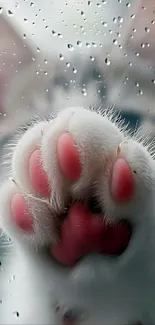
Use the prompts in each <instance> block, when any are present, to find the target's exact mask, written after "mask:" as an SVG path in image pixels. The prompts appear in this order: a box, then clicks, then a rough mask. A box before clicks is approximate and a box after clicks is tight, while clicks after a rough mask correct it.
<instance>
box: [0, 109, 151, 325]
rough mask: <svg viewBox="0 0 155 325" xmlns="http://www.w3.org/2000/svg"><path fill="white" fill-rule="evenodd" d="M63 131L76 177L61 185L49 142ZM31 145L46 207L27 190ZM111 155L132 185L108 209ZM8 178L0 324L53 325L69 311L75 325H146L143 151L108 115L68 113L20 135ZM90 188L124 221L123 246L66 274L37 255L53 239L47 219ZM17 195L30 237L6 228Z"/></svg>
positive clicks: (147, 199) (147, 230)
mask: <svg viewBox="0 0 155 325" xmlns="http://www.w3.org/2000/svg"><path fill="white" fill-rule="evenodd" d="M63 132H69V133H70V134H71V135H72V138H73V140H74V141H75V144H76V146H77V149H78V151H79V154H80V161H81V164H82V174H81V177H80V179H79V180H78V181H76V182H70V181H67V180H66V179H65V178H64V177H63V175H62V174H61V172H60V170H59V165H58V162H57V155H56V143H57V140H58V138H59V136H60V135H61V134H62V133H63ZM120 143H122V144H121V150H120V151H118V150H117V148H118V145H119V144H120ZM38 145H39V146H40V148H41V153H42V163H43V167H44V170H45V171H46V173H47V176H48V182H49V186H50V187H51V188H52V194H51V198H50V201H49V202H48V201H47V200H46V199H45V198H42V197H41V196H40V195H38V194H37V193H35V192H34V190H33V189H32V187H31V184H30V182H29V180H28V170H27V163H28V156H29V155H30V153H31V152H32V151H33V150H34V148H35V147H36V146H38ZM118 156H121V157H124V158H125V159H126V160H127V162H128V164H129V165H130V167H131V169H132V170H133V177H134V179H135V192H134V195H133V197H132V199H131V200H130V201H129V202H128V203H125V204H124V203H123V204H120V203H119V204H116V202H114V200H113V199H112V197H111V194H110V189H109V181H110V176H111V170H112V165H113V163H114V161H115V160H116V158H117V157H118ZM134 171H136V174H135V173H134ZM11 173H12V177H13V178H14V180H15V183H14V182H12V181H11V180H9V181H6V182H5V183H4V184H3V186H2V188H1V193H0V195H1V196H0V197H1V207H0V208H1V226H2V227H3V229H4V231H5V232H6V234H7V235H9V236H11V238H12V241H13V245H12V246H11V247H10V248H8V251H7V253H6V256H5V258H4V261H3V263H2V270H1V276H0V295H1V297H0V298H1V299H2V304H0V324H25V325H26V324H29V325H30V324H37V325H39V324H49V325H56V324H61V319H62V315H63V313H64V312H65V311H68V310H69V311H70V310H71V311H72V312H73V314H74V313H75V315H76V317H77V325H79V324H84V325H87V324H88V325H90V324H92V325H93V324H95V325H97V324H102V325H127V324H133V323H135V322H137V321H141V322H142V323H143V324H144V325H147V324H150V325H151V324H152V325H154V324H155V262H154V255H155V240H154V238H155V216H154V211H155V162H154V160H153V158H152V157H151V155H150V154H149V152H148V150H147V148H145V147H144V146H143V144H141V143H138V141H136V140H135V139H131V138H130V137H129V136H128V135H126V133H125V132H123V131H122V130H120V129H119V127H118V126H117V125H116V124H115V123H114V122H112V121H111V119H110V118H109V117H108V116H106V115H105V116H102V115H101V114H97V113H96V112H94V111H90V110H86V109H84V108H80V107H79V108H69V109H66V110H63V111H62V112H61V113H60V114H58V116H57V118H56V119H55V120H51V121H48V122H44V123H37V125H36V126H33V127H32V129H29V130H28V131H27V132H26V133H25V134H24V135H23V136H22V137H21V139H20V140H19V141H18V143H17V146H16V147H15V150H14V153H13V158H12V172H11ZM92 187H93V188H94V190H95V192H96V194H97V196H98V200H99V202H100V204H101V205H103V207H104V209H106V216H107V218H108V219H110V220H112V221H113V220H114V219H119V218H120V217H122V216H123V217H126V218H127V219H128V220H129V221H131V222H132V224H133V225H134V233H133V236H132V239H131V242H130V244H129V246H128V248H127V250H126V251H125V252H124V254H122V255H121V256H120V257H118V258H117V257H116V258H110V257H109V258H108V257H104V256H100V255H98V254H90V255H88V256H86V257H84V258H83V259H81V261H79V262H78V263H77V264H76V265H75V266H74V267H72V268H69V267H63V266H60V265H58V264H57V263H55V262H54V260H53V259H52V258H49V256H47V255H46V253H45V251H44V250H43V247H44V245H45V244H48V243H49V242H50V241H51V240H56V238H57V233H56V230H55V227H54V224H55V223H54V214H55V212H57V213H58V212H61V211H63V209H64V206H65V203H66V200H67V198H68V196H69V195H70V193H71V194H72V195H73V197H74V198H75V199H79V198H86V197H87V196H88V194H89V191H90V189H91V188H92ZM18 192H21V193H23V195H24V196H25V198H26V199H27V203H28V206H29V209H30V210H31V213H32V214H33V218H34V220H35V234H34V235H33V236H32V235H27V234H25V233H24V232H23V231H22V230H20V229H18V228H17V227H16V225H14V224H13V222H12V219H11V213H10V200H11V197H12V195H13V194H14V193H18ZM52 213H53V217H52ZM58 306H59V310H58V308H57V307H58ZM17 312H18V313H19V315H18V314H17Z"/></svg>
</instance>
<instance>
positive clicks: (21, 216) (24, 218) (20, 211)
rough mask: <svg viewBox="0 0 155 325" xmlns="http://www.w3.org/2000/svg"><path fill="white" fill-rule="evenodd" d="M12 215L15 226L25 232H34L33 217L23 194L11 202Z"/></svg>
mask: <svg viewBox="0 0 155 325" xmlns="http://www.w3.org/2000/svg"><path fill="white" fill-rule="evenodd" d="M11 215H12V219H13V220H14V222H15V224H16V225H17V226H18V227H19V228H21V229H22V230H24V231H33V222H32V217H31V215H30V213H29V211H28V207H27V205H26V202H25V200H24V198H23V196H22V195H21V194H15V195H14V196H13V198H12V201H11Z"/></svg>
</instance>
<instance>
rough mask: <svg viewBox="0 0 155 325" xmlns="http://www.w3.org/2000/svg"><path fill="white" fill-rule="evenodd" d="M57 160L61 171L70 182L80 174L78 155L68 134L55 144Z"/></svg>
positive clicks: (63, 135)
mask: <svg viewBox="0 0 155 325" xmlns="http://www.w3.org/2000/svg"><path fill="white" fill-rule="evenodd" d="M57 153H58V160H59V165H60V168H61V171H62V172H63V175H65V176H66V177H67V178H68V179H70V180H75V179H77V178H78V177H79V176H80V174H81V165H80V158H79V153H78V151H77V149H76V147H75V144H74V142H73V140H72V138H71V136H70V135H69V134H68V133H64V134H62V135H61V136H60V138H59V140H58V143H57Z"/></svg>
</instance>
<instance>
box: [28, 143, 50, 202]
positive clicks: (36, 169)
mask: <svg viewBox="0 0 155 325" xmlns="http://www.w3.org/2000/svg"><path fill="white" fill-rule="evenodd" d="M29 178H30V182H31V184H32V186H33V188H34V189H35V190H36V191H37V192H38V193H40V194H41V195H43V196H45V197H49V196H50V189H49V186H48V181H47V176H46V174H45V172H44V171H43V169H42V166H41V157H40V150H39V149H36V150H35V151H34V152H33V153H32V154H31V157H30V160H29Z"/></svg>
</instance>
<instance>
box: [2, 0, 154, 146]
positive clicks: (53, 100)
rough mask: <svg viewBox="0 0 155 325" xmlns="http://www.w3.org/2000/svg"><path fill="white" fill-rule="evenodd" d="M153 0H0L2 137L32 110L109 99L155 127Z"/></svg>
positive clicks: (126, 114) (131, 118) (139, 122)
mask: <svg viewBox="0 0 155 325" xmlns="http://www.w3.org/2000/svg"><path fill="white" fill-rule="evenodd" d="M154 35H155V0H129V1H128V0H83V1H82V0H78V1H75V0H46V1H42V0H18V1H16V0H0V145H1V147H2V146H3V145H4V144H5V143H6V142H7V139H8V137H12V134H13V133H14V132H15V131H16V129H17V127H18V126H20V125H24V123H27V122H28V121H29V119H31V117H32V116H35V115H36V114H39V115H41V116H44V115H46V114H48V113H49V112H53V111H55V110H59V109H61V108H62V107H64V106H69V105H74V106H77V105H84V106H87V107H88V106H94V107H96V108H97V107H99V106H103V107H107V106H113V107H115V109H116V110H118V111H120V110H121V115H122V117H123V118H124V119H125V120H126V121H127V122H129V126H130V128H132V129H134V128H136V127H138V126H141V127H142V128H141V132H143V133H148V131H149V132H151V134H150V136H151V137H154V133H155V109H154V107H155V91H154V90H155V37H154Z"/></svg>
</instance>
